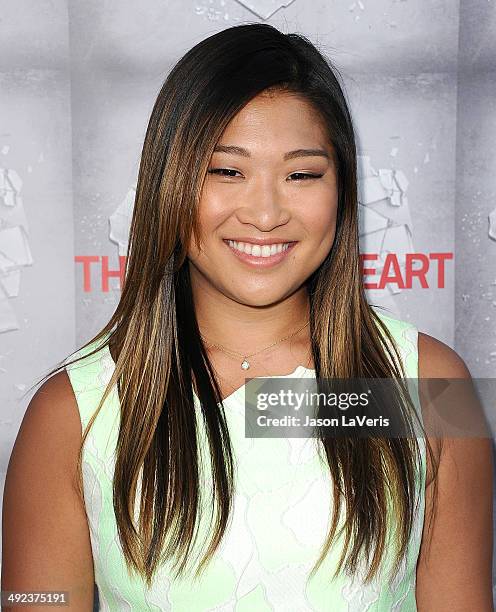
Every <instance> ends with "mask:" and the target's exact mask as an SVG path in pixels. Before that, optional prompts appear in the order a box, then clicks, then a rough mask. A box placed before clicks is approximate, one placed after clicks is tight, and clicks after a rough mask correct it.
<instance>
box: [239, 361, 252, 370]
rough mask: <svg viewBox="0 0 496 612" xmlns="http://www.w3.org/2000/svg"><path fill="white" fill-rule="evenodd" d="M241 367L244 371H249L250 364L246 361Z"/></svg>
mask: <svg viewBox="0 0 496 612" xmlns="http://www.w3.org/2000/svg"><path fill="white" fill-rule="evenodd" d="M241 367H242V368H243V370H247V369H248V368H249V367H250V364H249V363H248V361H246V359H245V360H244V361H243V363H242V364H241Z"/></svg>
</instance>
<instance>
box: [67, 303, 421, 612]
mask: <svg viewBox="0 0 496 612" xmlns="http://www.w3.org/2000/svg"><path fill="white" fill-rule="evenodd" d="M380 316H381V317H382V319H383V320H384V321H385V323H386V324H387V326H388V328H389V330H390V331H391V332H392V334H393V337H394V339H395V341H396V342H397V344H398V347H399V349H400V353H401V356H402V359H403V363H404V365H405V368H406V375H407V377H411V378H416V377H417V376H418V351H417V337H418V336H417V334H418V332H417V329H416V328H415V327H414V326H413V325H411V324H410V323H407V322H404V321H398V320H396V319H393V318H390V317H388V316H386V315H384V314H381V315H380ZM93 348H95V347H94V346H93V345H91V346H89V347H86V348H85V349H83V350H82V351H78V352H76V353H74V354H73V355H71V356H70V358H69V359H72V358H73V357H75V356H81V355H83V354H86V353H88V352H89V351H90V350H92V349H93ZM69 359H68V360H69ZM66 369H67V372H68V375H69V378H70V381H71V384H72V386H73V389H74V393H75V396H76V399H77V403H78V407H79V412H80V416H81V422H82V425H83V427H85V426H86V424H87V423H88V421H89V419H90V417H91V415H92V414H93V412H94V411H95V409H96V407H97V405H98V400H99V399H100V398H101V396H102V394H103V391H104V388H105V386H106V383H107V382H108V381H109V380H110V377H111V375H112V372H113V370H114V362H113V360H112V357H111V355H110V352H109V350H108V347H104V348H103V349H101V350H100V351H98V353H96V354H95V355H92V356H89V357H86V358H85V359H83V360H82V361H80V362H78V363H77V364H74V365H67V366H66ZM314 375H315V372H314V370H308V369H306V368H304V367H303V366H299V367H298V368H297V369H296V370H295V372H294V373H293V374H291V375H288V376H293V377H308V378H311V377H314ZM244 399H245V387H241V388H240V389H238V390H237V391H235V392H234V393H233V394H231V395H230V396H229V397H227V398H226V399H225V400H224V406H225V412H226V417H227V420H228V424H229V429H230V434H231V441H232V446H233V449H234V455H235V462H236V493H235V497H234V509H233V513H232V515H231V519H230V522H229V525H228V529H227V532H226V533H225V535H224V538H223V540H222V542H221V545H220V547H219V549H218V550H217V552H216V554H215V556H214V558H213V560H212V562H211V563H210V564H209V565H208V566H207V568H206V570H205V572H204V573H203V574H202V576H201V577H200V579H196V580H195V579H193V577H192V572H191V575H190V576H189V577H185V578H183V579H181V580H175V581H173V580H172V579H171V573H170V566H169V563H168V562H167V563H164V564H163V565H162V566H160V569H159V571H158V573H157V574H156V577H155V580H154V582H153V585H152V587H151V588H150V589H148V588H147V587H146V585H145V583H144V582H143V581H142V580H141V579H140V578H138V577H136V575H133V576H130V575H129V574H128V572H127V568H126V564H125V561H124V556H123V553H122V548H121V545H120V541H119V537H118V534H117V527H116V522H115V515H114V510H113V505H112V477H113V469H114V464H115V448H116V441H117V433H118V419H119V400H118V396H117V390H116V387H114V388H113V390H112V393H111V394H110V395H109V397H108V398H107V400H106V402H105V404H104V405H103V407H102V409H101V411H100V413H99V415H98V417H97V418H96V421H95V423H94V424H93V426H92V428H91V430H90V433H89V436H88V438H87V440H86V443H85V446H84V450H83V486H84V497H85V505H86V513H87V517H88V525H89V529H90V536H91V546H92V552H93V561H94V569H95V582H96V584H97V587H98V592H99V601H100V610H111V611H133V612H134V611H136V612H138V611H139V612H142V611H145V610H154V611H162V610H163V611H165V610H172V611H174V612H206V611H210V610H212V611H213V610H215V611H217V612H228V611H235V612H269V611H276V612H279V611H281V612H306V611H314V612H378V611H380V612H386V611H388V612H393V611H394V612H398V611H400V610H401V611H404V612H411V611H414V610H416V609H417V606H416V601H415V577H416V564H417V558H418V552H419V547H420V541H421V534H422V527H423V517H424V488H425V441H424V440H423V438H419V444H420V448H421V452H422V468H421V474H420V478H419V480H418V481H417V486H418V490H417V500H418V507H417V512H416V515H415V522H414V527H413V531H412V536H411V540H410V545H409V549H408V553H407V555H406V556H405V558H404V559H403V562H402V565H401V568H400V571H399V573H398V574H397V576H396V578H395V580H394V582H393V583H392V584H389V583H388V581H387V580H385V579H384V578H382V579H381V575H379V577H378V578H377V579H376V580H375V581H373V582H372V583H370V584H364V582H363V578H364V575H365V574H364V571H365V568H361V569H360V571H359V572H357V574H355V575H354V576H348V575H346V574H345V573H344V572H343V573H341V574H339V576H338V577H337V578H336V579H335V580H331V578H330V577H331V576H332V574H333V570H334V568H335V567H336V564H337V561H338V559H339V556H340V551H341V549H340V547H339V545H338V544H339V542H337V543H336V545H334V546H333V547H332V548H331V550H330V552H329V553H328V555H327V557H326V558H325V561H324V562H323V564H322V565H321V567H320V569H319V570H318V572H317V573H316V574H315V575H314V576H313V577H312V578H311V579H308V574H309V571H310V570H311V568H312V567H313V565H314V563H315V561H316V560H317V558H318V556H319V552H320V548H321V546H322V543H323V542H324V539H325V536H326V534H327V529H328V520H329V517H330V515H331V508H332V505H331V504H332V499H331V497H332V488H331V482H330V476H329V473H328V468H327V466H326V464H325V463H324V462H323V460H322V459H321V458H320V455H319V454H318V453H317V448H316V443H317V439H316V438H246V437H245V418H244ZM413 399H414V400H415V401H416V405H417V410H418V411H419V413H420V406H419V402H418V396H417V397H416V398H415V397H414V398H413ZM195 404H196V407H197V408H199V402H198V398H197V397H196V396H195ZM420 416H421V415H420ZM200 432H201V437H200V439H201V441H202V443H201V445H200V450H201V453H202V456H203V458H204V465H205V466H209V462H208V457H207V454H206V453H207V452H208V447H207V446H206V438H205V431H204V429H203V425H202V424H201V421H200ZM202 482H203V485H202V489H203V492H204V493H205V494H204V496H203V505H204V506H205V507H206V506H208V504H209V502H211V490H212V489H211V486H210V484H209V483H210V482H211V478H210V474H209V473H208V472H207V473H206V474H205V475H204V477H203V480H202ZM139 490H140V488H139V487H138V492H139ZM136 517H137V514H136ZM208 517H209V513H205V518H204V520H203V521H202V523H201V524H200V525H201V527H200V535H203V536H204V538H206V539H207V541H208V540H209V534H210V532H209V526H208ZM202 541H203V540H202V538H201V537H200V538H199V541H198V544H197V545H196V546H195V547H194V548H193V552H194V554H197V555H201V552H202V550H204V549H203V548H202ZM393 555H394V549H393V547H392V544H391V545H390V546H389V547H388V548H387V550H386V557H385V565H384V566H383V567H384V568H385V569H384V571H386V568H388V567H391V563H392V562H393Z"/></svg>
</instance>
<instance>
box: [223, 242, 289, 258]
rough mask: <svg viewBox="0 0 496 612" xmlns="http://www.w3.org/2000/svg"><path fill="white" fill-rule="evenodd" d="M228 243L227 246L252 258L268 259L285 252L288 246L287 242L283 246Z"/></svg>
mask: <svg viewBox="0 0 496 612" xmlns="http://www.w3.org/2000/svg"><path fill="white" fill-rule="evenodd" d="M228 242H229V246H231V247H233V248H234V249H236V250H237V251H241V252H242V253H247V254H248V255H252V256H253V257H270V256H271V255H275V254H276V253H281V251H285V250H286V249H287V248H288V247H289V245H290V243H289V242H286V243H284V244H282V243H278V244H264V245H263V246H260V245H259V244H250V243H249V242H235V241H234V240H228Z"/></svg>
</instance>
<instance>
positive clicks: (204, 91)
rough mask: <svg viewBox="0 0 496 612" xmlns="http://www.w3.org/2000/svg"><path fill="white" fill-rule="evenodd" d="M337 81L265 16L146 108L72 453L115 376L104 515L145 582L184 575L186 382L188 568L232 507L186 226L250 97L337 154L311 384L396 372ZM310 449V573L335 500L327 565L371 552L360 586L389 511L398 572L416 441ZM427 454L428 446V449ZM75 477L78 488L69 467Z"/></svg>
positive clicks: (195, 53)
mask: <svg viewBox="0 0 496 612" xmlns="http://www.w3.org/2000/svg"><path fill="white" fill-rule="evenodd" d="M340 81H341V77H340V75H339V72H338V71H337V70H336V68H335V67H334V66H333V65H332V64H331V62H330V61H329V59H327V58H325V56H324V55H323V54H322V53H321V52H320V51H319V50H318V49H317V48H316V47H315V46H314V45H313V44H312V43H311V42H310V41H309V40H308V39H307V38H305V37H304V36H302V35H300V34H283V33H282V32H280V31H279V30H277V29H276V28H274V27H272V26H270V25H267V24H258V23H257V24H243V25H240V26H235V27H231V28H228V29H226V30H223V31H221V32H218V33H216V34H215V35H213V36H210V37H209V38H207V39H205V40H203V41H202V42H200V43H199V44H197V45H196V46H195V47H194V48H192V49H191V50H190V51H188V52H187V53H186V54H185V55H184V57H182V58H181V59H180V60H179V61H178V62H177V64H176V65H175V66H174V68H173V69H172V71H171V72H170V73H169V75H168V76H167V78H166V80H165V82H164V84H163V86H162V88H161V90H160V92H159V94H158V97H157V99H156V102H155V104H154V107H153V110H152V113H151V117H150V120H149V124H148V128H147V131H146V136H145V140H144V145H143V151H142V157H141V163H140V168H139V175H138V183H137V190H136V199H135V205H134V212H133V217H132V222H131V230H130V237H129V247H128V252H127V261H126V271H125V282H124V286H123V289H122V294H121V298H120V301H119V304H118V306H117V308H116V310H115V313H114V314H113V316H112V317H111V319H110V320H109V322H108V323H107V325H105V327H104V328H103V329H102V330H101V331H100V332H99V333H98V334H97V335H96V336H95V337H94V338H92V339H91V340H90V341H89V342H88V343H87V344H86V345H84V346H88V345H89V344H90V343H93V342H97V341H102V340H104V339H105V337H106V340H105V342H103V343H100V345H99V346H98V348H97V349H96V350H100V349H101V348H102V347H103V346H104V345H105V344H108V345H110V346H111V347H113V351H114V355H116V356H117V357H116V364H115V366H116V367H115V370H114V373H113V375H112V377H111V380H110V381H109V384H108V386H107V387H106V389H105V392H104V394H103V397H102V399H101V401H100V402H99V405H98V407H97V408H96V410H95V413H94V414H93V417H92V418H91V419H90V421H89V423H88V426H87V427H86V429H85V431H84V433H83V438H82V443H81V449H80V454H79V468H81V459H82V448H83V445H84V443H85V440H86V437H87V435H88V432H89V429H90V428H91V426H92V424H93V422H94V419H95V417H96V415H97V414H98V412H99V410H100V409H101V407H102V405H103V403H104V402H105V399H106V398H107V396H108V394H109V393H110V391H111V390H112V388H113V387H114V385H116V384H117V388H118V393H119V400H120V410H121V419H120V425H119V433H118V441H117V449H116V463H115V473H114V480H113V503H114V510H115V516H116V522H117V527H118V533H119V538H120V541H121V544H122V548H123V552H124V555H125V559H126V563H127V564H128V568H132V569H134V570H136V571H137V572H138V573H139V574H140V575H141V576H143V577H144V579H145V580H146V582H147V584H148V585H150V584H151V582H152V579H153V575H154V573H155V571H156V569H157V567H158V565H159V564H160V562H161V561H162V559H165V558H167V559H172V560H173V562H174V564H173V568H174V573H175V575H177V576H179V575H181V574H183V572H184V571H185V569H186V566H187V562H188V553H189V550H190V545H191V541H192V538H193V536H194V533H195V525H196V523H197V520H198V515H199V493H200V468H201V462H200V461H199V449H198V422H197V418H198V417H197V416H196V411H195V408H194V398H193V390H192V389H193V387H192V383H193V380H194V381H195V385H196V388H197V391H198V397H199V399H200V402H201V411H198V415H201V416H200V417H199V418H200V419H202V420H203V426H204V428H205V431H206V432H207V437H208V447H209V451H210V454H209V456H210V461H211V471H212V472H211V473H212V475H213V492H212V495H213V502H212V504H213V507H214V508H215V521H214V524H213V528H212V538H211V541H210V544H209V546H208V547H207V550H206V551H205V554H204V556H203V558H202V560H201V563H200V564H199V565H198V567H197V570H196V571H197V573H198V572H200V571H201V570H202V568H203V567H204V566H205V564H206V563H208V561H209V560H210V558H211V557H212V555H213V554H214V552H215V550H216V549H217V547H218V545H219V543H220V541H221V539H222V537H223V534H224V532H225V529H226V525H227V523H228V517H229V514H230V512H231V509H232V499H233V491H234V486H235V478H234V474H235V470H234V461H233V451H232V447H231V442H230V437H229V430H228V426H227V422H226V418H225V414H224V407H223V405H222V401H221V393H220V390H219V386H218V384H217V381H216V379H215V376H214V372H213V369H212V366H211V364H210V362H209V358H208V355H207V352H206V349H205V347H204V345H203V343H202V341H201V337H200V334H199V328H198V324H197V320H196V316H195V311H194V306H193V299H192V292H191V286H190V278H189V268H188V259H187V248H188V245H189V244H190V240H191V239H192V237H193V235H194V239H195V240H196V241H197V244H198V243H199V228H198V221H197V205H198V202H199V199H200V194H201V190H202V185H203V180H204V178H205V176H206V172H207V168H208V163H209V160H210V158H211V155H212V152H213V149H214V146H215V144H216V142H217V141H218V140H219V138H220V137H221V135H222V132H223V130H224V129H225V128H226V126H227V124H228V123H229V121H230V120H231V119H233V117H234V116H235V115H236V114H237V113H238V112H239V111H240V110H241V108H242V107H243V106H244V105H245V104H246V103H247V102H248V101H249V100H251V99H252V98H253V97H254V96H256V95H258V94H259V93H261V92H263V91H267V90H283V91H288V92H293V93H296V94H298V95H300V96H302V97H303V98H304V99H305V100H307V101H308V102H309V103H310V104H312V106H313V108H315V109H316V111H317V112H318V113H320V115H321V117H322V118H323V120H324V122H325V124H326V126H327V128H328V133H329V138H330V141H331V142H332V145H333V148H334V151H335V153H336V162H337V164H336V167H337V175H338V193H339V199H338V214H337V222H336V234H335V241H334V244H333V246H332V248H331V250H330V252H329V254H328V256H327V257H326V259H325V260H324V262H323V263H322V265H321V266H319V268H318V269H317V270H315V271H314V273H313V274H312V275H311V277H310V278H309V279H308V281H307V289H308V294H309V298H310V306H311V308H310V314H311V317H310V332H311V339H312V355H313V361H314V364H315V370H316V376H317V378H319V377H325V378H353V377H362V378H398V379H400V378H401V377H404V375H405V372H404V369H403V364H402V362H401V357H400V354H399V351H398V349H397V347H396V346H395V342H394V338H393V337H392V335H391V334H390V332H389V331H388V328H387V327H386V325H385V324H384V323H383V322H382V321H381V319H380V317H379V316H378V315H377V314H376V313H375V312H374V310H373V309H372V308H371V306H370V305H369V304H368V303H367V301H366V299H365V295H364V289H363V284H362V277H361V267H360V260H359V242H358V221H357V208H358V204H357V176H356V161H357V160H356V146H355V137H354V129H353V125H352V119H351V116H350V113H349V110H348V105H347V102H346V99H345V95H344V93H343V89H342V86H341V84H340ZM93 352H96V351H93ZM90 354H93V353H90ZM76 361H78V359H76V360H74V361H72V362H69V363H71V364H72V363H75V362H76ZM57 369H59V368H56V369H55V370H52V372H50V374H52V373H53V372H55V371H57ZM50 374H48V375H50ZM393 400H394V401H396V403H394V401H393ZM391 405H392V406H393V407H394V406H396V407H397V409H398V410H400V411H402V414H404V415H405V417H406V418H407V419H410V421H413V418H414V412H415V408H414V406H413V404H411V402H410V400H409V399H408V396H407V397H402V396H401V393H398V396H397V397H396V399H395V398H392V400H391ZM319 444H320V445H321V449H322V450H323V451H324V453H325V456H326V457H327V462H328V465H329V471H330V475H331V477H332V482H333V494H334V508H333V516H332V522H331V527H330V530H329V534H328V537H327V539H326V542H325V543H324V545H323V548H322V554H321V556H320V558H319V560H318V562H317V564H316V565H315V567H314V570H313V571H315V570H316V568H317V567H318V566H319V565H320V564H321V563H322V561H323V559H324V557H325V555H326V553H327V551H328V550H329V547H330V546H331V544H332V542H333V541H334V538H335V537H336V535H337V533H338V530H337V528H338V523H339V517H340V515H341V514H340V513H341V512H342V511H343V509H344V512H345V517H346V518H345V522H344V534H345V538H344V541H345V546H344V547H343V552H342V555H341V558H340V563H339V566H338V567H337V569H336V573H337V572H338V571H340V570H341V568H342V567H343V566H344V567H345V569H346V570H347V571H350V572H353V571H354V570H355V569H356V568H357V564H358V562H359V560H360V557H361V555H362V554H365V555H366V556H367V558H370V554H371V553H372V552H373V555H372V558H371V560H370V566H369V571H368V574H367V577H366V580H370V579H372V578H373V577H374V576H375V574H376V573H377V571H378V569H379V564H380V561H381V559H382V557H383V554H384V551H385V546H386V542H387V534H388V529H387V527H388V525H389V524H390V523H389V522H388V521H389V519H390V518H391V517H392V518H394V519H395V521H396V526H397V555H396V557H395V558H396V562H395V568H397V567H399V563H400V561H401V559H402V557H403V555H404V554H405V551H406V549H407V545H408V542H409V538H410V534H411V530H412V525H413V518H414V512H415V510H416V503H418V501H419V496H418V495H417V494H416V491H417V489H416V479H418V478H419V477H420V470H421V453H420V449H419V444H418V441H417V439H416V438H415V437H406V438H401V437H398V438H387V439H384V438H372V437H369V438H353V437H349V438H338V439H332V440H329V439H326V438H325V437H322V439H321V440H319ZM427 448H428V449H429V452H430V453H431V448H430V445H429V444H428V445H427ZM431 460H432V461H433V457H432V454H431ZM433 463H434V462H433ZM79 477H80V482H79V486H80V493H81V495H82V485H81V472H80V473H79ZM140 478H141V498H140V499H139V502H140V506H139V508H140V512H139V522H138V525H137V526H136V525H135V524H134V519H133V514H134V507H135V498H136V493H137V489H138V482H139V480H140ZM365 485H366V486H365Z"/></svg>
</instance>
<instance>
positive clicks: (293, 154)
mask: <svg viewBox="0 0 496 612" xmlns="http://www.w3.org/2000/svg"><path fill="white" fill-rule="evenodd" d="M214 153H228V154H229V155H241V156H242V157H251V154H250V152H249V151H248V149H245V148H243V147H237V146H235V145H221V144H218V145H216V146H215V149H214ZM297 157H325V158H326V159H331V156H330V155H329V153H327V151H325V150H324V149H295V150H294V151H288V153H285V154H284V161H288V160H290V159H295V158H297Z"/></svg>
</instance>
